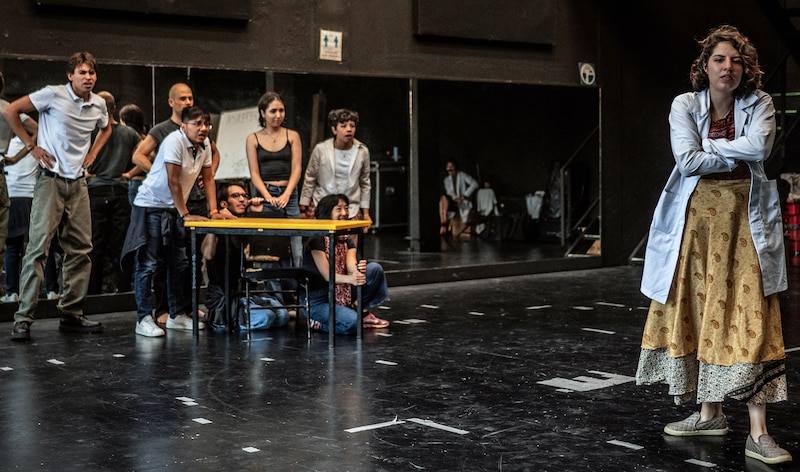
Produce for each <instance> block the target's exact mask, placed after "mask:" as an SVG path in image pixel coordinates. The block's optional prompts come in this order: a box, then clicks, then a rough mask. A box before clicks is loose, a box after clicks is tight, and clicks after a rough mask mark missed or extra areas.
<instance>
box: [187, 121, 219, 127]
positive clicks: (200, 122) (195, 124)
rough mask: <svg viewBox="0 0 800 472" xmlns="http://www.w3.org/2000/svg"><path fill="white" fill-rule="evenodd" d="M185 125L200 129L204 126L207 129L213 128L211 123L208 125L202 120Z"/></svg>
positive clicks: (188, 122)
mask: <svg viewBox="0 0 800 472" xmlns="http://www.w3.org/2000/svg"><path fill="white" fill-rule="evenodd" d="M185 123H186V124H187V125H194V126H197V127H198V128H202V127H203V126H205V127H207V128H208V129H211V128H213V126H212V125H211V123H206V122H205V121H200V120H197V121H186V122H185Z"/></svg>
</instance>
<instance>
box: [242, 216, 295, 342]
mask: <svg viewBox="0 0 800 472" xmlns="http://www.w3.org/2000/svg"><path fill="white" fill-rule="evenodd" d="M245 216H247V217H257V218H275V217H281V218H282V217H283V215H282V214H273V213H268V212H264V213H248V214H246V215H245ZM242 253H243V254H242V257H241V261H242V262H241V272H240V275H241V281H242V285H243V286H244V287H241V288H240V290H239V294H241V293H243V294H244V297H245V309H244V313H245V318H246V319H245V320H244V321H245V325H246V326H247V337H248V339H249V338H250V331H251V322H250V309H251V307H250V300H251V296H252V295H259V294H265V295H270V296H276V295H279V296H280V297H278V299H279V300H280V302H281V304H280V305H277V306H276V305H273V306H274V307H276V308H286V309H295V310H297V314H298V316H297V318H296V321H299V319H300V316H301V314H302V316H304V317H305V320H306V335H307V336H308V338H311V323H310V322H309V321H310V317H311V307H310V305H309V301H308V298H309V297H308V272H307V271H306V270H304V269H303V268H302V267H291V263H292V254H291V246H290V244H289V236H256V237H249V238H248V239H247V241H245V243H244V244H243V245H242ZM285 281H290V282H293V285H292V286H289V287H287V286H285V284H282V283H281V282H285ZM287 295H294V296H295V298H296V300H295V302H294V303H288V302H287V300H286V299H285V298H284V297H285V296H287ZM237 296H238V295H237ZM296 326H298V328H299V325H296Z"/></svg>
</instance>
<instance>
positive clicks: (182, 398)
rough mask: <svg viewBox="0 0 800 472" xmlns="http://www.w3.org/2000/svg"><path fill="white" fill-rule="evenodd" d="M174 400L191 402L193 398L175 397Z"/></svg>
mask: <svg viewBox="0 0 800 472" xmlns="http://www.w3.org/2000/svg"><path fill="white" fill-rule="evenodd" d="M175 400H178V401H179V402H183V403H186V402H193V401H194V398H189V397H175Z"/></svg>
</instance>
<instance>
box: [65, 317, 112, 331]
mask: <svg viewBox="0 0 800 472" xmlns="http://www.w3.org/2000/svg"><path fill="white" fill-rule="evenodd" d="M58 330H59V331H65V332H70V333H99V332H101V331H103V325H102V324H100V323H99V322H97V321H91V320H90V319H89V318H87V317H85V316H84V315H81V316H78V317H75V316H68V315H61V323H60V324H59V325H58Z"/></svg>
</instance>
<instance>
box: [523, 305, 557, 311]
mask: <svg viewBox="0 0 800 472" xmlns="http://www.w3.org/2000/svg"><path fill="white" fill-rule="evenodd" d="M552 307H553V305H534V306H529V307H528V308H525V309H526V310H543V309H545V308H552Z"/></svg>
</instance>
